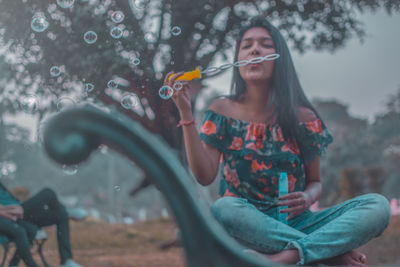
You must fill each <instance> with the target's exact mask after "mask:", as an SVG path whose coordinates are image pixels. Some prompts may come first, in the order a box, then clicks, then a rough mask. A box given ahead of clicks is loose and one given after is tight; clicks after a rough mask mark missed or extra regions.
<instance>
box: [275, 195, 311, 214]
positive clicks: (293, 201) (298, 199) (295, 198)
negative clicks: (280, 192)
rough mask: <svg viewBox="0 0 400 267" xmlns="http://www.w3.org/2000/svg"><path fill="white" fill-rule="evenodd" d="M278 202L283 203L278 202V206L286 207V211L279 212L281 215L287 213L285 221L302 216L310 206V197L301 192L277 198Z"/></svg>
mask: <svg viewBox="0 0 400 267" xmlns="http://www.w3.org/2000/svg"><path fill="white" fill-rule="evenodd" d="M279 200H283V201H279V203H278V206H288V208H287V209H282V210H281V213H289V215H288V217H287V219H286V220H290V219H292V218H294V217H296V216H297V215H300V214H302V213H303V212H304V211H306V210H307V209H308V207H310V206H311V204H312V203H311V197H310V195H309V194H307V193H305V192H302V191H298V192H293V193H289V194H286V195H284V196H281V197H279Z"/></svg>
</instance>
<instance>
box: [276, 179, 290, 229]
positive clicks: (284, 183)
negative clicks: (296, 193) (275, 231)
mask: <svg viewBox="0 0 400 267" xmlns="http://www.w3.org/2000/svg"><path fill="white" fill-rule="evenodd" d="M288 193H289V182H288V177H287V173H286V172H281V173H279V197H281V196H284V195H286V194H288ZM287 208H288V206H282V207H281V206H279V207H278V218H279V221H280V222H282V223H284V224H287V220H286V218H287V216H288V214H289V213H281V210H283V209H287Z"/></svg>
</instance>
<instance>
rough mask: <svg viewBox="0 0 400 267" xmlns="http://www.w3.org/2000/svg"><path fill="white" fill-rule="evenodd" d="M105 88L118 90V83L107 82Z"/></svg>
mask: <svg viewBox="0 0 400 267" xmlns="http://www.w3.org/2000/svg"><path fill="white" fill-rule="evenodd" d="M107 87H108V88H110V89H115V88H118V83H117V82H116V81H115V80H109V81H108V83H107Z"/></svg>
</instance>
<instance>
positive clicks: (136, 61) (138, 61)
mask: <svg viewBox="0 0 400 267" xmlns="http://www.w3.org/2000/svg"><path fill="white" fill-rule="evenodd" d="M131 62H132V64H133V65H135V66H137V65H139V64H140V59H139V58H137V57H136V58H134V59H132V60H131Z"/></svg>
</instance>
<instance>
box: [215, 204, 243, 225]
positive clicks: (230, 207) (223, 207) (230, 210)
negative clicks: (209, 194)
mask: <svg viewBox="0 0 400 267" xmlns="http://www.w3.org/2000/svg"><path fill="white" fill-rule="evenodd" d="M246 203H247V200H246V199H243V198H237V197H222V198H220V199H218V200H217V201H215V202H214V204H213V205H212V206H211V212H212V213H213V215H214V217H215V218H216V219H217V220H218V221H219V222H220V223H221V224H222V225H224V226H230V225H232V224H234V223H235V222H236V221H237V214H236V212H235V210H237V209H238V208H240V207H243V205H244V204H246Z"/></svg>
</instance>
